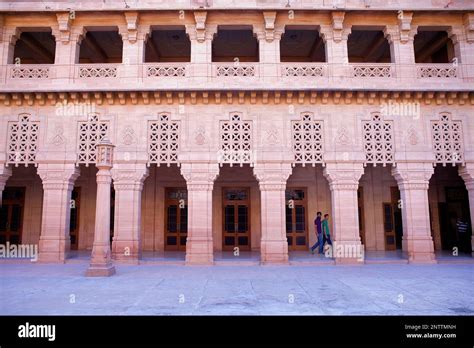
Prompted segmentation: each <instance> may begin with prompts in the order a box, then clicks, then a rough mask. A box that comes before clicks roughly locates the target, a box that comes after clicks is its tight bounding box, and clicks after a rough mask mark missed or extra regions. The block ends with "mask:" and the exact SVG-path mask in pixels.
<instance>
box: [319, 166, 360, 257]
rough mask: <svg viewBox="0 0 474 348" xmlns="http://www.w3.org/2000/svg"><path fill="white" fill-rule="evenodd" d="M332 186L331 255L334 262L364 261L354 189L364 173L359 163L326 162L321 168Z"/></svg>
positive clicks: (357, 186) (355, 190)
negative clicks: (332, 240) (332, 239)
mask: <svg viewBox="0 0 474 348" xmlns="http://www.w3.org/2000/svg"><path fill="white" fill-rule="evenodd" d="M323 174H324V177H325V178H326V179H327V180H328V182H329V189H330V190H331V205H332V215H333V230H334V243H333V244H334V245H333V248H332V256H333V257H334V258H335V259H336V263H360V262H363V261H364V249H363V248H364V247H363V245H362V243H361V241H360V235H359V210H358V204H357V189H358V188H359V179H360V177H361V176H362V174H364V167H363V164H362V163H354V162H332V163H327V164H326V167H325V168H324V171H323Z"/></svg>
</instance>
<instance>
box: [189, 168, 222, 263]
mask: <svg viewBox="0 0 474 348" xmlns="http://www.w3.org/2000/svg"><path fill="white" fill-rule="evenodd" d="M181 174H182V175H183V177H184V178H185V180H186V186H187V189H188V239H187V241H186V264H187V265H194V264H212V263H213V262H214V250H213V243H212V188H213V186H214V180H215V179H216V177H217V175H218V174H219V166H218V164H217V163H182V164H181Z"/></svg>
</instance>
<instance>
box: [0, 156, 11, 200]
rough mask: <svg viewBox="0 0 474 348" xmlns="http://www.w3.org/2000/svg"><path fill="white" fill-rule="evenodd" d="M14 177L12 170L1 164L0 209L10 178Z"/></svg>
mask: <svg viewBox="0 0 474 348" xmlns="http://www.w3.org/2000/svg"><path fill="white" fill-rule="evenodd" d="M11 175H12V169H11V168H10V167H5V166H4V165H3V164H0V207H1V206H2V194H3V190H4V189H5V185H6V183H7V180H8V178H9V177H10V176H11Z"/></svg>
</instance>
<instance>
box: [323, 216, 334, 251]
mask: <svg viewBox="0 0 474 348" xmlns="http://www.w3.org/2000/svg"><path fill="white" fill-rule="evenodd" d="M322 226H323V245H324V244H325V243H326V242H327V243H328V244H329V245H332V241H331V233H330V232H329V214H324V220H323V222H322Z"/></svg>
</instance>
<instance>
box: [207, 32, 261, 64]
mask: <svg viewBox="0 0 474 348" xmlns="http://www.w3.org/2000/svg"><path fill="white" fill-rule="evenodd" d="M212 61H213V62H258V61H259V47H258V40H257V38H256V37H255V35H254V33H253V30H252V26H250V25H241V26H236V25H229V26H227V25H220V26H219V27H218V30H217V34H216V35H215V37H214V40H212Z"/></svg>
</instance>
